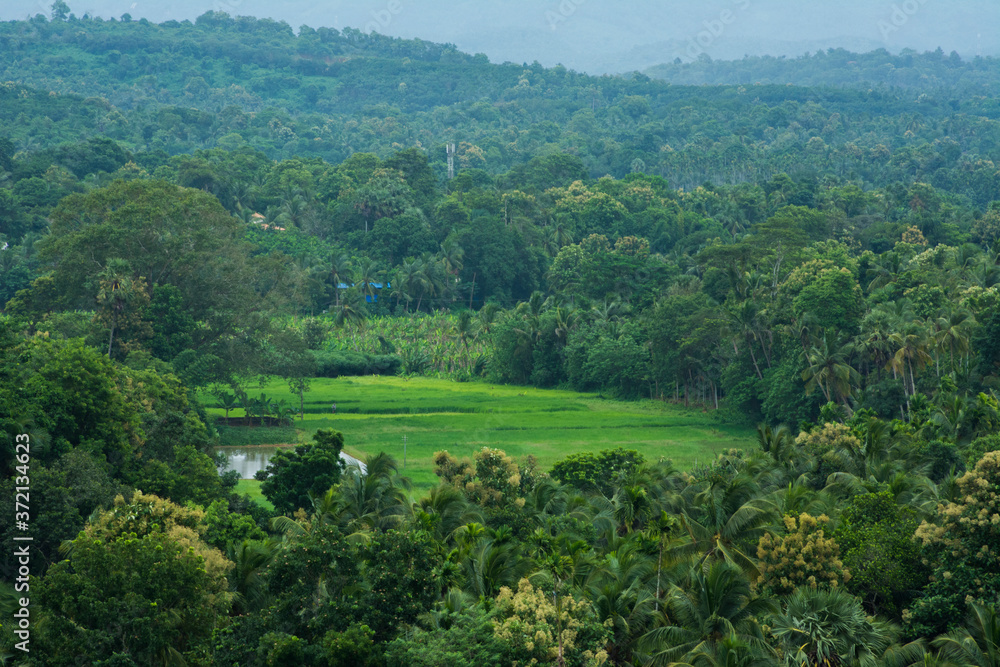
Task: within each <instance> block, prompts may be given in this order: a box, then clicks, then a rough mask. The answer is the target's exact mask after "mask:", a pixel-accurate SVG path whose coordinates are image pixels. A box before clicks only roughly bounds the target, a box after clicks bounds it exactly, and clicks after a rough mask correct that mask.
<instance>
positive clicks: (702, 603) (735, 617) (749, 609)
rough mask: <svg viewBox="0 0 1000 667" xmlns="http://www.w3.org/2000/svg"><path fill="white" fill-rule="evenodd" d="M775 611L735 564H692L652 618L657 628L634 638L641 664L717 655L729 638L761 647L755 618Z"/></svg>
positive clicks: (763, 648) (764, 647)
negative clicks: (665, 602)
mask: <svg viewBox="0 0 1000 667" xmlns="http://www.w3.org/2000/svg"><path fill="white" fill-rule="evenodd" d="M775 610H776V606H775V604H774V603H773V602H772V601H771V600H769V599H767V598H760V597H756V596H755V595H754V594H753V591H752V590H751V588H750V582H749V580H748V579H747V577H746V575H745V574H744V573H743V571H742V570H741V569H740V568H739V567H737V566H735V565H733V564H731V563H726V562H722V561H718V562H715V563H712V565H711V567H709V568H708V570H707V571H706V570H705V569H704V568H702V567H694V568H692V569H691V571H690V574H689V576H688V577H687V580H686V581H684V582H682V583H681V584H680V585H678V584H674V585H672V586H671V590H670V595H669V598H668V600H667V604H666V605H665V608H664V610H663V611H662V612H661V613H660V614H658V615H657V616H656V617H655V619H654V620H655V622H656V623H657V624H658V627H655V628H653V629H652V630H649V631H648V632H646V633H645V634H644V635H642V637H641V638H640V639H639V642H638V648H639V652H640V654H641V655H642V658H643V662H642V664H644V665H650V666H651V667H660V666H665V665H671V664H677V663H678V662H681V661H687V662H690V661H693V660H696V659H699V656H701V655H704V654H717V653H718V652H719V651H720V650H721V646H720V644H722V643H724V642H726V641H727V640H730V639H731V638H735V639H738V640H739V641H741V642H744V643H746V644H748V645H750V646H752V647H754V648H755V649H756V650H761V651H767V650H768V649H767V644H766V642H765V641H764V637H763V632H762V630H761V628H760V625H759V621H758V619H760V618H761V617H763V616H764V615H765V614H767V613H769V612H770V613H773V612H774V611H775Z"/></svg>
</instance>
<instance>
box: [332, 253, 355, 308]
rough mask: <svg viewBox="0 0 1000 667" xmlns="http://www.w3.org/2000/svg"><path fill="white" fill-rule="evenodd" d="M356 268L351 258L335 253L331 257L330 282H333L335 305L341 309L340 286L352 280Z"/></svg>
mask: <svg viewBox="0 0 1000 667" xmlns="http://www.w3.org/2000/svg"><path fill="white" fill-rule="evenodd" d="M353 272H354V266H353V264H352V263H351V258H350V257H348V256H347V255H345V254H344V253H334V254H333V255H331V256H330V280H332V281H333V298H334V305H335V306H336V307H337V308H340V285H341V283H344V282H346V281H347V280H350V277H351V276H352V275H353Z"/></svg>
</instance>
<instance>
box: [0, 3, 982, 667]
mask: <svg viewBox="0 0 1000 667" xmlns="http://www.w3.org/2000/svg"><path fill="white" fill-rule="evenodd" d="M852 68H853V69H852ZM648 74H650V76H652V77H653V78H650V77H649V76H645V75H642V74H633V75H631V76H627V77H591V76H586V75H582V74H578V73H575V72H572V71H567V70H566V69H564V68H552V69H545V68H542V67H541V66H539V65H537V64H536V65H523V66H516V65H511V64H505V65H493V64H490V63H488V61H487V60H486V59H485V58H484V57H481V56H470V55H467V54H463V53H460V52H458V51H457V50H456V49H455V48H454V47H451V46H448V45H439V44H431V43H427V42H422V41H419V40H399V39H390V38H386V37H382V36H379V35H376V34H364V33H361V32H360V31H352V30H345V31H343V32H338V31H336V30H327V29H316V30H313V29H308V28H302V29H301V30H300V31H299V32H298V33H295V32H294V31H293V30H292V29H291V28H290V27H289V26H288V25H285V24H282V23H277V22H274V21H269V20H256V19H251V18H245V17H239V18H232V17H229V16H227V15H225V14H221V13H213V12H209V13H207V14H205V15H204V16H202V17H200V18H199V19H198V20H197V21H196V22H194V23H190V22H182V23H180V22H167V23H163V24H159V25H156V24H152V23H149V22H147V21H131V20H130V19H129V18H128V17H127V16H126V17H122V20H118V21H102V20H95V19H90V18H86V17H85V18H76V17H75V16H73V15H71V14H70V12H69V8H68V7H66V6H65V4H64V3H62V2H57V3H55V5H53V15H52V17H51V19H49V18H46V17H43V16H38V17H36V18H35V19H32V20H30V21H22V22H8V23H0V80H2V81H5V82H4V83H0V304H4V305H3V311H2V314H0V430H2V431H3V432H4V433H5V434H6V437H5V439H4V442H3V449H2V451H0V457H2V461H0V465H2V466H3V470H4V477H3V481H2V482H0V491H2V492H0V537H2V539H3V543H4V552H5V553H8V552H10V553H13V548H12V547H11V549H10V550H8V546H9V545H15V544H19V543H16V542H15V541H14V538H15V537H16V536H18V535H20V534H22V531H23V529H22V528H20V527H19V524H18V522H20V521H21V520H22V519H21V518H19V515H18V513H20V512H22V511H24V512H25V513H26V514H27V516H28V518H29V519H30V525H31V531H32V535H33V536H34V541H33V542H32V544H31V545H30V554H31V558H30V564H29V565H25V567H26V568H28V571H20V570H19V569H18V565H17V564H16V563H15V562H14V560H13V559H5V560H4V561H3V562H2V563H0V578H2V580H3V582H2V583H3V588H2V590H0V593H2V595H0V608H2V609H3V620H2V621H0V661H3V662H4V663H7V664H24V665H52V666H60V665H104V666H111V665H114V666H116V667H127V666H129V665H177V664H188V665H220V666H221V665H225V666H227V667H229V666H237V665H239V666H241V667H242V666H254V665H261V666H263V665H345V666H346V665H371V666H383V665H385V666H400V667H402V666H404V665H409V666H420V665H426V666H431V665H442V664H448V665H453V666H455V667H459V666H462V665H548V664H552V665H581V666H582V665H674V664H676V665H697V666H701V665H706V666H708V665H719V664H725V665H733V666H735V665H747V666H749V665H796V666H806V665H809V666H813V665H817V666H818V665H852V666H853V665H890V666H893V665H901V666H903V665H918V664H919V665H929V664H941V665H970V666H971V665H996V664H997V655H1000V621H998V619H997V612H996V605H997V603H998V601H1000V575H998V573H1000V561H998V557H1000V556H998V554H1000V495H998V492H1000V399H998V389H1000V263H998V254H1000V167H998V165H1000V105H998V100H997V90H996V89H997V85H998V82H1000V66H998V64H997V62H996V61H995V60H993V59H977V60H975V61H974V62H971V63H968V62H963V61H961V60H960V59H958V58H957V57H955V56H951V57H949V56H945V55H944V54H942V53H940V52H938V53H926V54H914V53H904V54H901V55H899V56H893V55H891V54H888V53H886V52H873V53H869V54H849V53H847V52H838V51H831V52H828V53H823V54H816V55H814V56H810V57H806V58H802V59H798V60H782V59H769V58H748V59H745V60H743V61H738V62H732V63H722V62H712V61H708V60H701V61H697V62H695V63H691V64H687V65H683V64H673V65H671V64H667V65H664V66H662V67H660V68H655V71H650V72H649V73H648ZM660 78H664V79H667V81H661V80H659V79H660ZM672 81H673V82H674V83H671V82H672ZM687 84H711V85H687ZM451 143H454V144H455V145H456V149H457V153H456V156H455V169H456V174H455V177H454V178H449V177H448V168H447V162H446V152H445V151H446V149H445V146H446V145H448V144H451ZM397 374H401V375H406V376H419V375H426V376H436V377H442V378H450V379H452V380H454V381H455V382H456V383H461V382H472V381H488V382H492V383H508V384H514V385H534V386H537V387H562V388H568V389H575V390H579V391H590V392H598V393H600V394H601V395H607V396H613V397H616V398H623V399H638V398H646V399H654V400H657V401H663V402H672V403H677V404H683V405H685V406H688V407H689V408H690V407H694V408H696V409H699V410H704V411H705V412H706V413H712V414H714V415H715V416H717V418H718V419H720V420H725V421H729V422H739V423H743V424H749V425H752V426H754V427H756V428H757V434H758V438H757V440H758V443H757V445H758V446H756V447H753V448H748V449H745V450H744V449H740V450H731V451H727V452H726V453H724V454H721V455H719V456H718V457H716V458H714V459H713V460H711V461H708V462H706V463H702V464H699V465H697V466H695V467H694V468H693V469H691V470H679V469H677V468H675V467H674V466H673V464H671V462H670V461H669V458H670V454H669V451H664V453H663V457H662V458H660V459H659V460H650V459H648V458H646V457H643V456H642V455H640V454H638V453H637V452H635V451H632V450H629V449H627V448H619V449H613V450H605V451H600V452H596V451H584V452H580V453H578V454H574V455H572V456H570V457H568V458H566V459H564V460H563V461H560V462H559V463H557V464H556V465H555V466H554V467H552V468H551V469H547V470H543V469H539V467H538V465H537V464H536V462H535V461H534V460H533V459H532V458H531V457H527V458H525V459H519V460H515V459H513V458H512V457H509V456H507V455H506V454H505V453H504V452H502V451H499V450H497V449H490V448H484V449H483V450H481V451H480V452H478V453H477V454H476V455H475V456H474V457H473V458H472V459H471V460H459V459H457V458H456V457H454V456H452V455H450V454H449V453H448V452H439V453H438V454H437V455H435V459H434V465H435V472H436V474H437V476H438V478H439V479H440V484H439V485H438V486H436V487H435V488H433V489H432V490H431V491H430V492H429V493H426V494H424V493H414V492H413V491H412V490H411V488H410V484H409V481H408V480H407V479H406V477H405V476H404V475H403V472H402V470H401V467H400V466H399V465H398V464H397V462H396V461H394V460H393V459H392V458H391V457H389V456H387V455H385V454H380V455H376V456H373V457H370V458H368V460H367V461H366V464H367V471H366V473H365V474H362V473H361V472H360V470H359V469H357V468H354V467H345V466H344V464H343V462H342V460H341V459H340V458H339V454H340V452H341V450H342V449H343V447H344V446H345V444H347V445H349V443H345V442H344V438H343V436H342V435H341V434H340V433H338V432H336V431H327V430H319V431H317V432H315V433H314V434H312V433H310V434H306V435H307V436H308V437H307V439H309V442H308V444H302V445H300V446H299V447H296V448H294V449H290V450H288V451H286V452H283V453H281V454H278V455H276V456H275V457H274V458H273V459H272V460H271V463H270V465H269V467H268V468H267V469H266V470H265V471H264V473H263V474H262V475H261V478H262V480H261V487H260V488H261V491H262V492H263V495H264V497H266V498H267V500H268V501H269V505H268V506H264V505H263V504H259V503H256V502H253V501H252V500H251V499H250V498H249V497H248V496H246V495H242V496H241V495H239V494H237V493H236V492H235V487H236V484H237V479H236V478H235V476H234V475H232V474H224V475H220V474H219V472H218V470H219V466H220V464H221V463H222V461H220V460H218V457H217V455H216V454H215V453H214V452H215V447H216V445H217V444H218V442H219V428H222V426H221V424H220V423H219V421H218V420H217V419H216V418H215V417H214V416H212V415H210V414H209V412H208V411H207V410H206V408H205V406H204V404H203V403H201V402H200V401H199V400H198V394H197V393H196V392H197V391H198V390H200V391H202V392H203V395H204V394H205V393H209V394H213V395H215V396H216V397H217V398H218V401H219V405H220V406H223V407H224V408H225V411H226V418H225V419H224V420H223V421H224V422H225V423H226V424H227V425H228V416H229V411H230V410H238V411H241V413H242V415H244V419H245V420H246V421H247V422H248V423H254V424H256V425H257V428H260V429H261V430H264V429H267V428H269V427H278V428H283V429H286V430H287V429H288V427H289V426H291V425H292V424H294V417H295V413H296V409H295V406H287V405H286V406H280V407H279V406H274V405H272V404H271V403H269V402H268V401H266V400H255V399H254V398H253V390H254V387H256V386H261V385H262V383H263V382H264V379H266V378H271V379H273V378H278V379H280V380H282V381H283V382H287V383H288V386H289V389H290V391H291V392H292V393H293V394H297V395H298V396H299V397H300V399H301V397H302V396H303V395H304V394H305V393H306V392H308V391H309V383H310V380H311V379H313V378H317V377H326V378H336V377H342V376H355V375H397ZM456 386H457V385H456ZM300 406H301V404H300ZM302 411H303V410H302V408H301V407H300V408H299V412H302ZM255 420H256V421H255ZM21 434H24V437H23V438H22V437H21ZM15 436H18V438H20V439H16V437H15ZM310 438H311V439H310ZM25 440H29V441H30V443H31V448H30V452H31V455H30V459H29V458H28V457H26V456H23V455H22V452H23V451H24V450H23V449H18V447H17V444H18V443H23V442H24V441H25ZM29 484H30V489H31V493H30V495H31V503H30V511H28V510H22V509H20V508H19V507H17V506H16V503H17V502H18V501H17V500H16V493H17V489H18V488H20V487H25V486H29ZM271 507H273V509H271ZM29 574H30V577H29V576H28V575H29ZM25 583H30V593H31V595H30V598H31V604H30V606H29V607H28V608H29V609H30V612H31V618H32V626H31V653H30V654H25V653H24V652H22V651H20V650H19V649H17V648H16V644H17V642H18V641H21V640H23V637H19V636H18V635H17V634H16V632H15V631H16V630H17V625H16V623H15V624H10V623H9V620H10V619H11V614H13V613H14V612H15V610H17V609H19V608H20V607H21V606H24V605H22V604H20V602H19V598H20V597H21V595H22V594H23V590H24V589H21V588H18V587H19V586H21V585H23V584H25Z"/></svg>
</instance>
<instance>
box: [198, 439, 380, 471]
mask: <svg viewBox="0 0 1000 667" xmlns="http://www.w3.org/2000/svg"><path fill="white" fill-rule="evenodd" d="M279 449H289V447H275V446H272V445H264V446H253V447H216V448H215V450H216V451H217V452H224V453H225V454H227V455H228V456H229V463H228V465H226V467H225V468H223V470H222V472H229V471H230V470H235V471H236V472H238V473H239V474H240V479H253V478H254V473H256V472H257V471H258V470H263V469H264V468H266V467H267V463H268V461H270V460H271V457H272V456H274V453H275V452H277V451H278V450H279ZM340 458H342V459H344V463H346V464H347V465H356V466H359V467H360V468H361V471H362V472H365V464H364V463H362V462H361V461H359V460H358V459H356V458H354V457H353V456H350V455H348V454H345V453H343V452H341V453H340Z"/></svg>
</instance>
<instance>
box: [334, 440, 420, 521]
mask: <svg viewBox="0 0 1000 667" xmlns="http://www.w3.org/2000/svg"><path fill="white" fill-rule="evenodd" d="M365 466H366V472H362V471H361V469H360V468H357V467H354V466H349V467H348V469H347V471H346V472H345V473H344V475H343V477H341V481H340V486H339V501H338V509H337V523H338V524H339V525H340V526H341V527H342V528H343V529H344V530H345V531H347V532H348V533H350V534H351V535H352V536H356V537H364V535H365V534H368V533H372V532H375V531H385V530H389V529H390V528H395V527H397V526H399V525H401V524H402V523H403V521H404V519H405V518H406V515H407V514H408V513H409V511H408V510H409V507H410V504H409V502H408V500H407V493H408V491H409V489H410V480H409V479H407V478H406V477H403V476H401V475H399V467H398V466H397V464H396V461H395V459H393V458H392V457H391V456H389V455H388V454H386V453H385V452H379V453H378V454H374V455H372V456H368V457H366V458H365Z"/></svg>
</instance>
